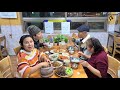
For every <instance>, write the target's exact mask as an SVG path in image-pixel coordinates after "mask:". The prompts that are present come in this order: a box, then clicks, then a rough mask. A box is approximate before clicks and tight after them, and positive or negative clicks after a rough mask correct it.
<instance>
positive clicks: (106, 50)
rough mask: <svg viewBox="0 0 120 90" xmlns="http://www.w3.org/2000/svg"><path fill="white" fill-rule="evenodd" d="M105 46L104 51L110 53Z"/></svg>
mask: <svg viewBox="0 0 120 90" xmlns="http://www.w3.org/2000/svg"><path fill="white" fill-rule="evenodd" d="M103 48H104V51H105V52H106V53H107V54H108V49H107V48H106V47H105V46H103Z"/></svg>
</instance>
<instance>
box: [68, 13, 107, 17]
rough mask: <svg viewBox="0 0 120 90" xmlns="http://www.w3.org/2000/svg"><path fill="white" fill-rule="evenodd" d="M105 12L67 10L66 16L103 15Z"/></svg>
mask: <svg viewBox="0 0 120 90" xmlns="http://www.w3.org/2000/svg"><path fill="white" fill-rule="evenodd" d="M106 14H107V13H105V12H67V17H104V16H106Z"/></svg>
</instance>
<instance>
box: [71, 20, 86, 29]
mask: <svg viewBox="0 0 120 90" xmlns="http://www.w3.org/2000/svg"><path fill="white" fill-rule="evenodd" d="M83 23H84V22H71V23H70V29H71V30H76V29H77V28H78V27H79V26H81V25H82V24H83Z"/></svg>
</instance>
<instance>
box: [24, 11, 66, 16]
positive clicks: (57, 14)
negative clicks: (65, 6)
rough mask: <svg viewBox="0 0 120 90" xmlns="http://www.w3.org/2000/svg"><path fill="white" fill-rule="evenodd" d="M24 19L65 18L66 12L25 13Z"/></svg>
mask: <svg viewBox="0 0 120 90" xmlns="http://www.w3.org/2000/svg"><path fill="white" fill-rule="evenodd" d="M22 15H23V17H65V12H23V14H22Z"/></svg>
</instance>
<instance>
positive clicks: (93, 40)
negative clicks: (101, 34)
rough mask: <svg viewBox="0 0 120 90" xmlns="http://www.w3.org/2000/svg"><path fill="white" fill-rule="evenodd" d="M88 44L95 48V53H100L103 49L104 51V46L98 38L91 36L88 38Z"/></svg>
mask: <svg viewBox="0 0 120 90" xmlns="http://www.w3.org/2000/svg"><path fill="white" fill-rule="evenodd" d="M87 45H88V46H89V47H91V48H92V47H93V48H94V53H99V52H101V51H104V48H103V46H102V45H101V43H100V41H99V40H98V39H97V38H94V37H93V38H90V39H88V40H87Z"/></svg>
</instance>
